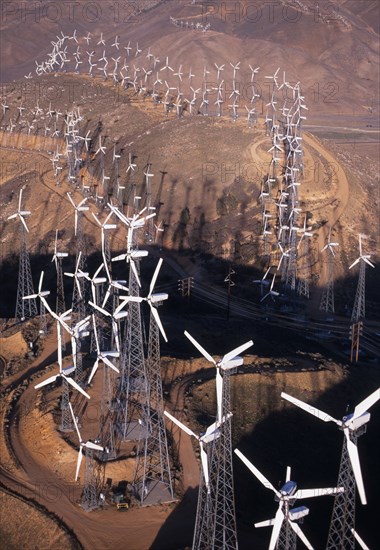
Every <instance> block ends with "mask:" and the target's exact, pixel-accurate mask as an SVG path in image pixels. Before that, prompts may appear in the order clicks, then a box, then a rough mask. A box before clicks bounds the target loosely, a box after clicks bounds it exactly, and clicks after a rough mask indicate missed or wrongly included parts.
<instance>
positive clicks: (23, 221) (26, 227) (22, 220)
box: [20, 216, 29, 233]
mask: <svg viewBox="0 0 380 550" xmlns="http://www.w3.org/2000/svg"><path fill="white" fill-rule="evenodd" d="M20 220H21V223H22V224H23V226H24V227H25V229H26V230H27V232H28V233H29V229H28V226H27V225H26V221H25V220H24V218H23V217H22V216H20Z"/></svg>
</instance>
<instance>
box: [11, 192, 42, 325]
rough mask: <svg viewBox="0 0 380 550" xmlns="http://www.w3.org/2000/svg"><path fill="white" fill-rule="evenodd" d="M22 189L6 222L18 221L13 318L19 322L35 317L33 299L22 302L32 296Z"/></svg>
mask: <svg viewBox="0 0 380 550" xmlns="http://www.w3.org/2000/svg"><path fill="white" fill-rule="evenodd" d="M21 200H22V189H20V196H19V201H18V210H17V212H16V213H15V214H12V215H11V216H9V217H8V220H11V219H14V218H18V219H19V221H20V256H19V271H18V284H17V298H16V311H15V317H16V319H19V320H20V321H24V320H25V319H30V318H31V317H35V316H36V315H37V304H36V299H35V298H30V299H28V300H24V299H23V297H24V296H31V295H33V294H34V289H33V279H32V270H31V268H30V257H29V252H28V247H27V233H29V229H28V226H27V225H26V221H25V217H26V216H29V214H30V212H29V211H28V210H21Z"/></svg>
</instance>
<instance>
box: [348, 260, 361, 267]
mask: <svg viewBox="0 0 380 550" xmlns="http://www.w3.org/2000/svg"><path fill="white" fill-rule="evenodd" d="M359 262H360V258H357V259H356V260H355V261H354V263H353V264H351V265H350V267H349V268H348V269H351V268H352V267H354V265H356V264H358V263H359Z"/></svg>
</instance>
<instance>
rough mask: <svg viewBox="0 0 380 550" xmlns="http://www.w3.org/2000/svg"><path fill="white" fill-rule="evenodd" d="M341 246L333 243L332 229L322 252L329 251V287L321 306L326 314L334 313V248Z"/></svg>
mask: <svg viewBox="0 0 380 550" xmlns="http://www.w3.org/2000/svg"><path fill="white" fill-rule="evenodd" d="M337 246H339V243H337V242H335V243H333V242H331V227H330V231H329V236H328V239H327V244H326V245H325V246H324V247H323V248H322V250H321V252H323V251H324V250H326V251H327V253H328V255H329V257H328V263H327V286H326V289H325V290H324V292H323V294H322V299H321V304H320V306H319V309H321V310H322V311H325V312H326V313H328V312H331V313H334V309H335V308H334V261H335V252H334V248H335V247H337Z"/></svg>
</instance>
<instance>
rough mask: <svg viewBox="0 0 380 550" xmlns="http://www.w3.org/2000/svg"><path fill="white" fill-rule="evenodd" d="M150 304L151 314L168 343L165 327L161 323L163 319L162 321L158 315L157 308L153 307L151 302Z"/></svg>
mask: <svg viewBox="0 0 380 550" xmlns="http://www.w3.org/2000/svg"><path fill="white" fill-rule="evenodd" d="M148 304H149V305H150V311H151V313H152V315H153V317H154V320H155V321H156V323H157V326H158V328H159V329H160V332H161V334H162V337H163V339H164V340H165V342H167V341H168V339H167V337H166V334H165V330H164V327H163V325H162V323H161V319H160V316H159V314H158V311H157V308H156V307H154V305H152V304H151V303H150V302H148Z"/></svg>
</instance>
